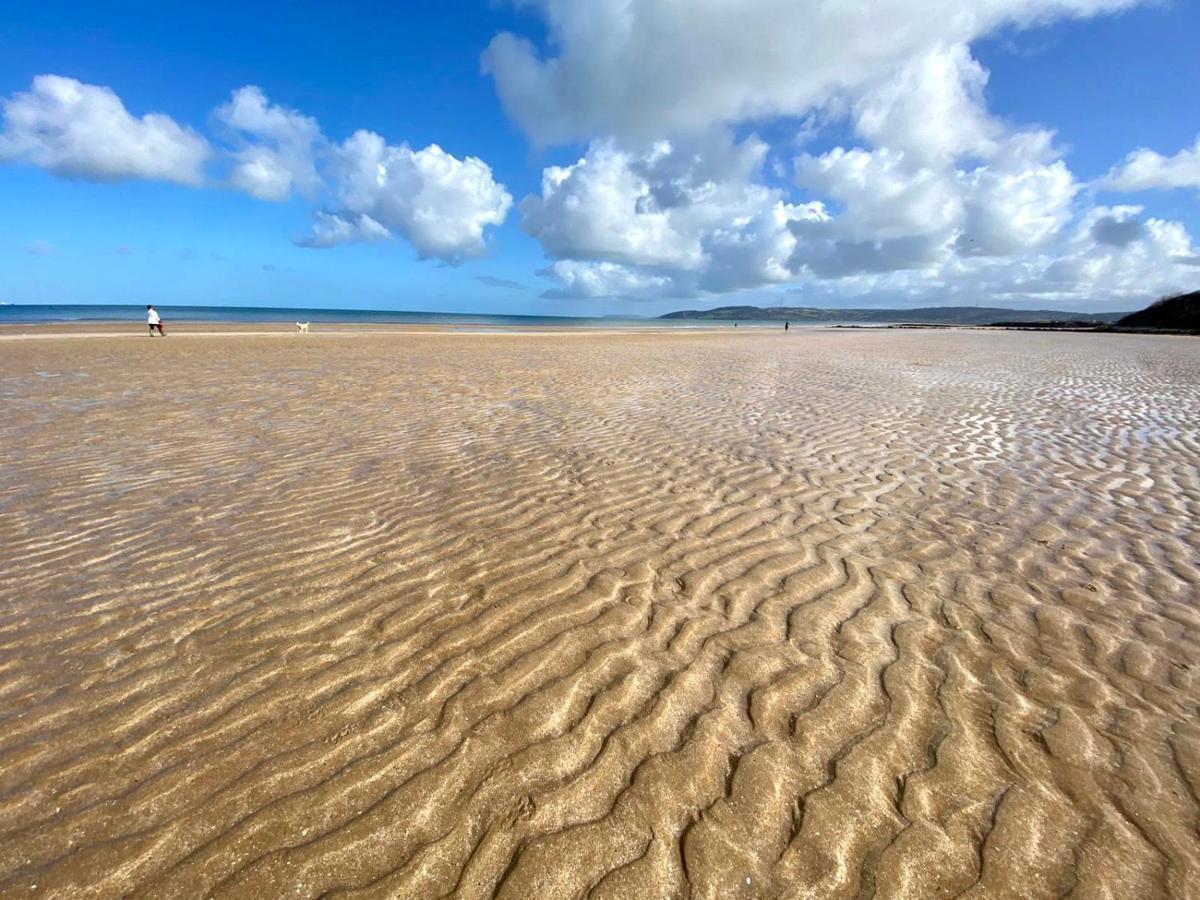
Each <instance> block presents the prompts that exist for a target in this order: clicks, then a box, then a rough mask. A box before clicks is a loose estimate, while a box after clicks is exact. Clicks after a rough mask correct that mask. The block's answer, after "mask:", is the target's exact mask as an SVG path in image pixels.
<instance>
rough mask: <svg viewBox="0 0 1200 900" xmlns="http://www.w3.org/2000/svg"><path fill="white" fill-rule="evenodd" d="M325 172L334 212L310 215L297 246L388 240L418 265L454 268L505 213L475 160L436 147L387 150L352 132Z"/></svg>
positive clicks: (505, 198)
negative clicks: (394, 238) (422, 261)
mask: <svg viewBox="0 0 1200 900" xmlns="http://www.w3.org/2000/svg"><path fill="white" fill-rule="evenodd" d="M330 172H331V176H332V178H333V181H334V195H335V196H336V198H337V200H338V202H339V204H340V209H339V210H338V211H337V212H335V213H320V214H318V216H317V221H316V224H315V226H314V232H313V235H312V237H311V238H308V239H305V240H302V241H299V242H298V243H300V244H302V245H305V246H312V247H329V246H333V245H334V244H339V243H345V242H346V241H349V240H361V239H375V238H379V237H385V236H387V235H389V234H391V233H393V232H394V233H397V234H400V235H401V236H403V237H404V238H405V239H406V240H407V241H408V242H409V243H410V244H412V245H413V247H414V248H415V249H416V251H417V253H418V255H419V256H421V257H422V258H436V259H441V260H444V261H446V262H449V263H457V262H460V261H462V260H464V259H468V258H470V257H475V256H480V255H482V254H483V252H484V250H485V249H486V243H485V239H484V229H485V228H486V227H487V226H489V225H500V224H502V223H503V222H504V219H505V217H506V216H507V215H508V210H509V207H510V206H512V196H511V195H510V194H509V193H508V191H507V190H505V189H504V185H502V184H499V183H498V182H496V180H495V179H494V178H493V177H492V170H491V168H490V167H488V165H487V164H486V163H484V162H483V161H482V160H480V159H477V158H475V157H473V156H468V157H467V158H466V159H461V160H460V159H458V158H456V157H454V156H452V155H450V154H449V153H447V152H446V151H445V150H443V149H442V148H441V147H439V146H437V144H430V145H429V146H428V147H426V148H425V149H424V150H413V149H412V148H411V147H409V146H408V145H407V144H400V145H398V146H393V145H390V144H388V143H387V142H386V141H384V139H383V138H382V137H380V136H379V135H377V134H375V133H374V132H370V131H357V132H355V133H354V135H353V136H352V137H350V138H349V139H348V140H346V141H345V142H344V143H342V144H341V145H340V146H338V147H336V148H334V149H333V150H332V152H331V163H330Z"/></svg>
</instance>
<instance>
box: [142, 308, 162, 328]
mask: <svg viewBox="0 0 1200 900" xmlns="http://www.w3.org/2000/svg"><path fill="white" fill-rule="evenodd" d="M146 321H147V322H148V323H149V324H151V325H159V324H161V323H162V320H161V319H160V318H159V317H158V310H157V309H154V308H151V309H150V311H149V312H148V313H147V314H146Z"/></svg>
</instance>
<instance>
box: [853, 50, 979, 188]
mask: <svg viewBox="0 0 1200 900" xmlns="http://www.w3.org/2000/svg"><path fill="white" fill-rule="evenodd" d="M987 81H988V73H987V70H986V69H984V68H983V66H981V65H980V64H979V63H978V62H977V61H976V60H975V59H973V58H972V57H971V52H970V50H969V49H968V48H967V46H966V45H965V44H953V45H950V46H944V45H941V44H937V45H934V46H933V47H931V48H930V49H929V50H928V51H926V52H924V53H921V54H919V55H918V56H916V57H914V58H913V59H910V60H907V61H905V62H904V63H903V64H902V65H900V66H899V67H898V68H897V69H895V70H892V71H887V72H885V73H884V76H883V77H882V79H881V80H879V81H878V82H877V83H875V84H873V85H870V86H869V87H868V88H867V89H866V90H865V91H864V92H863V93H862V94H861V96H859V98H858V99H857V101H856V102H855V104H854V109H853V116H854V122H855V128H856V130H857V132H858V133H859V134H860V135H861V136H862V137H864V138H865V139H866V140H868V141H870V142H871V143H872V144H874V145H875V146H876V147H887V148H888V149H889V150H891V151H892V152H898V153H901V154H903V155H904V157H905V159H906V160H907V161H908V164H909V165H910V166H912V167H914V168H917V169H920V168H922V167H926V166H929V167H933V168H940V167H945V166H946V165H948V164H950V163H953V162H954V160H956V159H958V158H959V157H961V156H965V155H973V156H979V157H986V156H989V155H991V154H992V153H993V152H995V150H996V141H997V139H998V138H999V137H1000V134H1001V132H1002V131H1003V128H1002V126H1001V125H1000V123H998V122H996V121H995V120H994V119H992V117H991V116H989V115H988V113H987V110H986V108H985V106H984V101H983V89H984V87H985V86H986V85H987Z"/></svg>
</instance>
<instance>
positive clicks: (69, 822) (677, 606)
mask: <svg viewBox="0 0 1200 900" xmlns="http://www.w3.org/2000/svg"><path fill="white" fill-rule="evenodd" d="M168 319H169V316H168ZM313 328H314V333H312V334H307V335H299V334H295V333H294V329H288V328H286V327H281V326H271V327H269V328H268V327H263V328H261V329H254V328H252V327H246V326H243V327H241V328H240V330H239V329H238V328H233V327H230V328H229V329H226V330H221V329H219V328H216V327H214V326H209V325H195V326H190V331H189V328H188V327H183V328H180V329H178V331H176V330H174V329H173V328H172V326H171V324H170V322H169V321H168V333H169V334H170V336H169V337H168V338H166V339H165V340H163V339H157V338H156V339H150V338H148V337H146V336H145V335H144V334H143V333H142V332H141V330H139V329H138V328H134V329H130V328H128V327H125V328H124V332H129V333H122V330H121V329H117V328H104V327H98V326H92V325H78V326H36V327H33V326H31V327H28V328H21V329H10V330H5V331H4V332H2V333H0V408H2V410H3V413H4V415H3V416H2V417H0V447H2V448H3V449H2V450H0V454H2V457H0V458H2V459H3V466H2V467H0V896H5V897H8V896H13V897H17V896H52V897H71V898H77V897H96V898H108V897H124V896H135V897H196V896H208V895H212V896H220V897H280V896H285V895H286V896H296V897H316V896H323V895H330V896H338V897H439V896H459V897H488V896H494V895H497V896H501V897H508V898H532V897H554V898H557V897H583V896H588V897H596V898H602V897H609V898H630V897H639V898H640V897H646V898H665V897H688V896H691V897H697V898H714V900H715V898H739V897H745V898H751V897H797V898H800V897H804V898H842V897H847V898H854V897H869V896H879V897H903V898H931V897H952V896H966V897H974V898H985V897H987V898H991V897H1013V898H1016V897H1021V898H1041V897H1059V896H1066V895H1070V896H1077V897H1104V896H1108V897H1195V896H1197V893H1196V892H1197V890H1198V888H1197V885H1200V715H1198V710H1200V524H1198V523H1200V465H1198V461H1200V343H1197V342H1196V340H1194V339H1189V338H1174V337H1161V336H1134V335H1101V334H1045V333H1012V332H982V331H965V330H963V331H955V330H944V331H942V330H938V331H932V330H929V331H927V330H922V331H899V330H834V329H815V328H814V329H792V330H791V332H790V333H788V334H786V335H785V334H784V333H783V332H782V330H781V329H780V330H772V331H765V330H758V331H755V330H752V329H742V330H741V331H742V333H740V334H739V333H732V332H731V331H730V330H729V329H719V330H718V329H714V330H712V331H703V330H699V331H696V332H694V333H689V332H685V331H676V332H671V333H667V332H657V331H654V330H650V329H648V330H646V331H645V332H644V333H627V332H621V331H619V330H613V331H611V332H604V331H589V332H584V331H579V332H568V331H564V332H560V333H523V332H519V331H513V330H509V331H500V330H498V331H497V332H496V333H454V332H447V331H444V330H443V331H438V330H436V329H427V330H422V329H417V328H403V327H401V326H395V327H394V328H393V331H395V332H397V333H381V331H376V332H369V331H365V330H347V329H343V330H340V331H334V330H329V329H326V330H325V331H322V330H321V329H320V328H318V327H317V326H315V325H314V326H313ZM142 329H144V326H142ZM18 330H19V331H20V332H22V333H26V334H28V335H33V338H30V337H21V336H19V335H18V333H17V331H18ZM248 331H260V332H262V333H246V332H248Z"/></svg>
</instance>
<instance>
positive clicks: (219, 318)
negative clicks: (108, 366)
mask: <svg viewBox="0 0 1200 900" xmlns="http://www.w3.org/2000/svg"><path fill="white" fill-rule="evenodd" d="M157 309H158V311H159V314H160V315H161V316H162V318H163V322H165V323H166V324H167V325H168V326H169V325H170V324H171V323H173V322H242V323H246V322H261V323H272V322H318V323H327V324H333V323H336V324H342V325H353V324H362V325H443V326H449V327H455V326H457V327H463V328H489V327H491V328H494V327H513V326H516V327H531V328H536V327H541V328H549V327H552V328H704V329H712V328H732V327H733V323H732V322H726V321H714V320H711V319H654V318H620V317H615V316H612V317H610V316H604V317H599V318H585V317H579V316H497V315H491V314H488V313H443V312H416V311H409V310H382V309H305V308H300V307H276V306H160V307H157ZM145 321H146V307H145V306H132V305H130V306H125V305H121V306H100V305H84V304H78V305H33V304H16V303H14V304H5V305H0V325H6V324H7V325H35V324H38V323H52V322H97V323H98V322H136V323H138V324H139V325H142V324H144V323H145ZM793 324H794V325H795V327H800V326H799V324H798V323H793ZM738 326H739V327H742V328H779V327H780V323H779V322H773V321H750V322H739V323H738Z"/></svg>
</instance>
